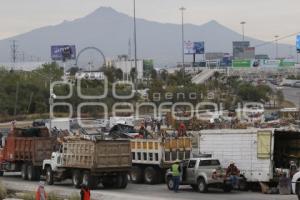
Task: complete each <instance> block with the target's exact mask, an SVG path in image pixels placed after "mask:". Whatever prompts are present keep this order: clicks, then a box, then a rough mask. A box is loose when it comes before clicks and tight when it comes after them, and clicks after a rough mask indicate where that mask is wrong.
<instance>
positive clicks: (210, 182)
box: [166, 158, 232, 193]
mask: <svg viewBox="0 0 300 200" xmlns="http://www.w3.org/2000/svg"><path fill="white" fill-rule="evenodd" d="M180 168H181V181H180V184H181V185H191V186H192V188H193V189H194V190H197V191H199V192H202V193H203V192H206V191H207V189H208V187H216V188H222V189H224V191H225V192H230V191H231V189H232V186H231V183H230V181H229V180H228V179H227V178H226V175H225V172H224V170H223V169H222V167H221V165H220V161H219V160H218V159H212V158H191V159H189V160H185V161H183V162H182V163H180ZM166 182H167V186H168V188H169V189H170V190H172V189H173V185H174V184H173V180H172V172H171V171H170V170H168V172H167V173H166Z"/></svg>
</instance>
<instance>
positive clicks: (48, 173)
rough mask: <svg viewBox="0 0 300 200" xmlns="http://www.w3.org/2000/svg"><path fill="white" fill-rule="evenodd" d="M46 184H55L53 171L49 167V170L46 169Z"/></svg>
mask: <svg viewBox="0 0 300 200" xmlns="http://www.w3.org/2000/svg"><path fill="white" fill-rule="evenodd" d="M46 183H47V184H48V185H53V184H54V180H53V171H52V169H51V167H47V169H46Z"/></svg>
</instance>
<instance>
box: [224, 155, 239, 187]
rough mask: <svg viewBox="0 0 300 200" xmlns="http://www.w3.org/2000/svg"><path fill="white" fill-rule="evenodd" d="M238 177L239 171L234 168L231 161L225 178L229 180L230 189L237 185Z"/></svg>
mask: <svg viewBox="0 0 300 200" xmlns="http://www.w3.org/2000/svg"><path fill="white" fill-rule="evenodd" d="M239 175H240V170H239V169H238V168H237V167H236V166H235V163H234V162H233V161H231V162H230V165H229V166H228V168H227V170H226V176H227V177H229V178H230V181H231V184H232V187H233V188H234V187H236V186H237V185H238V176H239Z"/></svg>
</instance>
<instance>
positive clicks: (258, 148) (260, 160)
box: [198, 128, 300, 189]
mask: <svg viewBox="0 0 300 200" xmlns="http://www.w3.org/2000/svg"><path fill="white" fill-rule="evenodd" d="M299 145H300V132H299V131H295V130H285V129H256V128H249V129H219V130H218V129H215V130H202V131H200V133H199V139H198V146H199V153H201V154H210V155H211V156H212V157H213V158H216V159H219V160H220V162H221V164H222V165H223V166H226V167H227V166H228V165H229V163H230V162H231V161H234V162H235V164H236V166H237V167H238V168H239V169H240V172H241V176H242V177H243V178H244V183H245V182H264V183H278V180H279V177H280V175H281V174H282V172H287V173H288V174H289V168H290V161H294V162H295V163H296V164H297V165H298V166H299V164H300V148H299ZM240 187H242V188H244V189H246V187H247V185H246V184H245V185H243V186H240Z"/></svg>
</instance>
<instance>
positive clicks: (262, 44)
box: [254, 32, 300, 48]
mask: <svg viewBox="0 0 300 200" xmlns="http://www.w3.org/2000/svg"><path fill="white" fill-rule="evenodd" d="M298 34H300V32H296V33H292V34H289V35H286V36H283V37H277V38H276V39H274V40H271V41H268V42H264V43H261V44H258V45H255V46H254V47H255V48H258V47H262V46H266V45H269V44H273V43H274V42H278V41H280V40H284V39H287V38H290V37H293V36H295V35H298Z"/></svg>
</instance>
